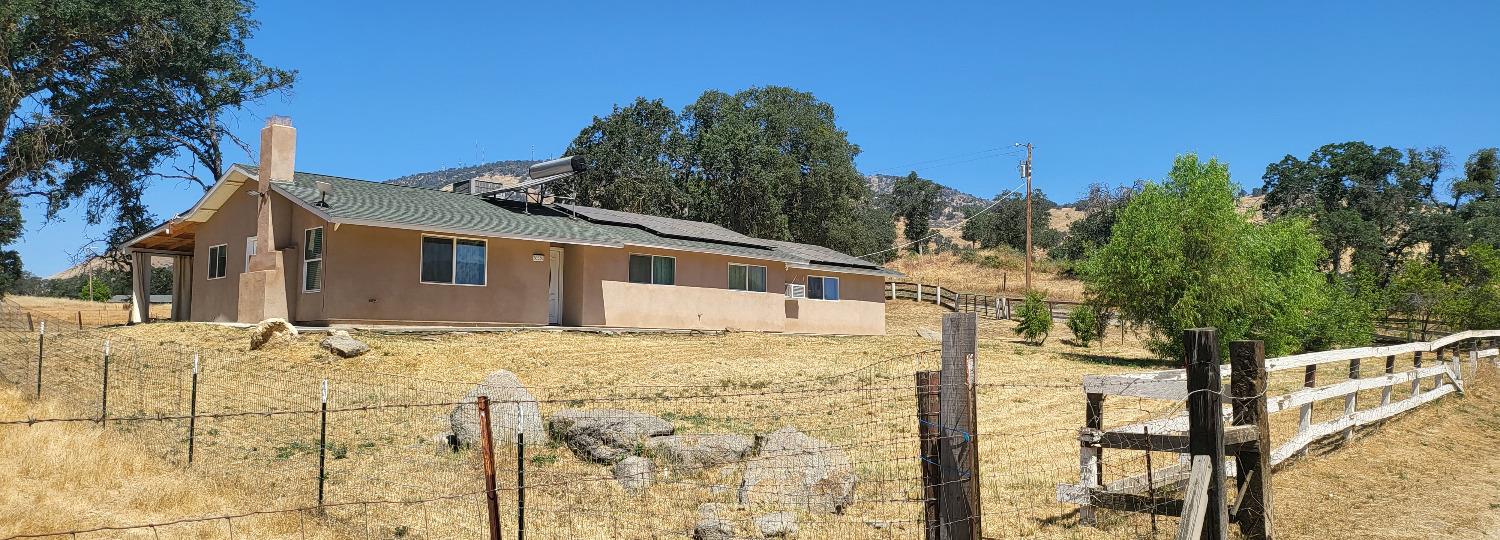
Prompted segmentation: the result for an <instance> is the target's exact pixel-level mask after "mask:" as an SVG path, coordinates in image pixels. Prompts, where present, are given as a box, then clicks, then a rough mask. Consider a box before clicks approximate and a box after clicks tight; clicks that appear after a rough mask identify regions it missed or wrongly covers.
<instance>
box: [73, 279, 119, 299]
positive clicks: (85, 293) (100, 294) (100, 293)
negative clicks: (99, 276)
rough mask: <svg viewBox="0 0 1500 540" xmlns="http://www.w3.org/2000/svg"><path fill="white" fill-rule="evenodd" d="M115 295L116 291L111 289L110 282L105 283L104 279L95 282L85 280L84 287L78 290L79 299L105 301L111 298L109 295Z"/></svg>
mask: <svg viewBox="0 0 1500 540" xmlns="http://www.w3.org/2000/svg"><path fill="white" fill-rule="evenodd" d="M113 295H114V291H111V290H110V288H109V284H108V283H105V282H104V281H103V280H95V281H93V282H87V281H85V282H84V283H83V288H81V289H79V290H78V298H79V299H82V300H88V301H91V302H103V301H106V300H109V297H110V296H113Z"/></svg>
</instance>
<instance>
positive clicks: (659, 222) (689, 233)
mask: <svg viewBox="0 0 1500 540" xmlns="http://www.w3.org/2000/svg"><path fill="white" fill-rule="evenodd" d="M558 206H560V207H562V208H564V209H566V210H568V211H570V212H573V213H575V214H578V215H580V216H583V217H584V218H586V219H588V220H590V221H597V222H603V223H614V224H619V225H633V226H636V227H640V228H643V229H646V230H648V231H651V232H654V233H656V234H660V235H663V236H671V237H676V238H689V239H695V240H705V241H709V242H721V243H728V244H738V245H742V246H754V247H760V248H766V249H772V248H773V247H774V246H772V245H771V243H770V242H768V241H766V240H761V239H758V238H751V237H749V236H745V235H743V234H740V233H737V232H734V231H731V230H729V229H726V228H723V227H720V226H718V225H714V224H712V223H703V222H701V221H689V220H686V219H674V218H667V217H660V216H648V215H645V214H636V213H633V212H621V211H618V210H605V209H603V208H593V207H590V206H577V205H572V204H560V205H558Z"/></svg>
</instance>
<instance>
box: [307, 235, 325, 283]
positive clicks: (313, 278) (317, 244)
mask: <svg viewBox="0 0 1500 540" xmlns="http://www.w3.org/2000/svg"><path fill="white" fill-rule="evenodd" d="M321 290H323V228H322V227H313V228H311V229H308V230H306V231H303V238H302V292H318V291H321Z"/></svg>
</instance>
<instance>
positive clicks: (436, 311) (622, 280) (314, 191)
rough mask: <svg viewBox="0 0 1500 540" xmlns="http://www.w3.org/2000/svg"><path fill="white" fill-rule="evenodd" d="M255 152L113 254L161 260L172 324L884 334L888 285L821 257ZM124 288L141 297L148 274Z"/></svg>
mask: <svg viewBox="0 0 1500 540" xmlns="http://www.w3.org/2000/svg"><path fill="white" fill-rule="evenodd" d="M260 143H261V157H260V166H258V167H254V166H247V165H235V166H233V167H231V168H230V169H229V171H227V172H226V173H225V174H224V175H223V176H222V177H221V178H220V179H219V180H218V181H217V182H216V183H215V184H214V186H213V187H212V188H211V189H210V190H209V191H208V192H207V193H206V194H205V195H204V196H203V198H202V199H201V200H199V201H198V203H197V204H195V205H194V206H193V207H192V208H191V209H189V210H187V211H186V212H183V213H182V214H180V215H179V216H177V217H176V218H173V219H172V220H170V221H169V222H167V223H166V224H163V225H162V226H160V227H158V228H156V229H154V230H152V231H150V232H148V233H146V234H145V235H142V236H140V237H138V238H135V239H133V240H131V241H129V242H127V243H126V244H124V245H123V246H121V248H122V249H124V250H125V251H128V252H130V253H132V256H133V257H134V263H135V264H133V265H132V266H133V268H136V269H143V268H150V258H152V257H172V258H173V260H174V265H173V268H174V273H175V279H174V287H173V292H172V294H173V309H172V316H173V319H176V320H191V321H218V322H242V323H252V322H257V321H260V320H263V319H266V318H270V317H281V318H285V319H288V320H291V321H294V322H296V323H298V324H307V325H355V326H374V325H452V326H492V325H494V326H498V325H548V324H553V325H564V326H585V327H624V328H671V329H703V330H721V329H735V330H746V331H767V332H792V333H813V334H883V333H884V332H885V291H884V283H885V278H886V277H887V276H893V275H897V274H895V273H894V272H891V271H889V270H886V269H884V268H881V267H880V266H879V265H876V264H873V263H870V262H868V261H865V260H862V259H859V258H856V257H852V256H850V255H846V254H843V253H839V252H837V251H834V250H831V249H828V248H824V247H819V246H812V245H806V244H796V243H791V242H780V241H772V240H763V239H758V238H751V237H748V236H745V235H742V234H739V233H736V232H733V231H730V230H728V229H725V228H722V227H718V226H716V225H712V224H708V223H700V222H694V221H685V220H678V219H668V218H661V217H655V216H646V215H641V214H633V213H628V212H618V211H612V210H603V209H598V208H588V207H581V206H575V205H567V204H552V203H547V204H539V203H537V202H529V203H528V202H524V201H510V200H501V199H499V198H495V197H485V196H478V195H473V194H470V193H467V192H462V191H461V190H455V191H440V190H434V189H421V188H413V187H405V186H398V185H392V184H385V183H379V182H367V181H361V180H353V179H348V178H339V177H334V176H326V175H320V174H312V173H306V172H294V168H293V163H294V153H295V150H296V131H295V129H293V128H292V126H291V125H290V122H289V121H286V120H282V119H274V118H273V119H272V120H271V121H268V122H267V125H266V127H265V128H264V129H263V130H262V131H261V141H260ZM133 278H134V279H135V284H136V286H135V287H134V289H135V290H136V291H138V294H140V293H139V292H143V291H145V290H146V286H145V285H146V279H148V275H147V274H145V273H144V272H140V271H139V270H137V275H135V276H133ZM136 300H137V302H135V304H136V305H137V306H142V305H145V303H146V302H145V299H144V298H139V297H138V298H136ZM142 318H143V313H142V310H141V309H139V308H136V309H133V314H132V319H133V320H136V321H139V320H142Z"/></svg>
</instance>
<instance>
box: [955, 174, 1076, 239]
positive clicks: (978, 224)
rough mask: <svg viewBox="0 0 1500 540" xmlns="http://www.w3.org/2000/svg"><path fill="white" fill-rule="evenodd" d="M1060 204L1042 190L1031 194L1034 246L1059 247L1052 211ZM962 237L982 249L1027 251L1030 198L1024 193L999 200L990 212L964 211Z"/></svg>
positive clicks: (966, 209)
mask: <svg viewBox="0 0 1500 540" xmlns="http://www.w3.org/2000/svg"><path fill="white" fill-rule="evenodd" d="M1053 208H1057V203H1054V202H1052V200H1051V199H1048V198H1047V195H1045V194H1043V193H1042V190H1040V189H1038V190H1034V191H1032V193H1031V243H1032V246H1033V247H1038V248H1042V249H1047V248H1051V247H1052V246H1055V245H1057V242H1058V241H1059V240H1060V239H1061V235H1060V234H1059V233H1058V232H1057V231H1055V230H1052V227H1051V225H1052V215H1051V210H1052V209H1053ZM964 217H966V218H968V221H966V222H964V227H963V234H962V238H963V239H964V240H968V241H970V242H977V243H978V244H979V247H982V248H992V247H997V246H1010V247H1012V248H1015V249H1017V250H1020V251H1022V252H1024V251H1025V250H1026V197H1025V194H1021V193H1009V194H1005V195H1001V196H1000V197H998V198H996V199H995V203H994V206H993V207H991V208H990V209H989V211H984V208H983V207H969V208H965V209H964Z"/></svg>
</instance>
